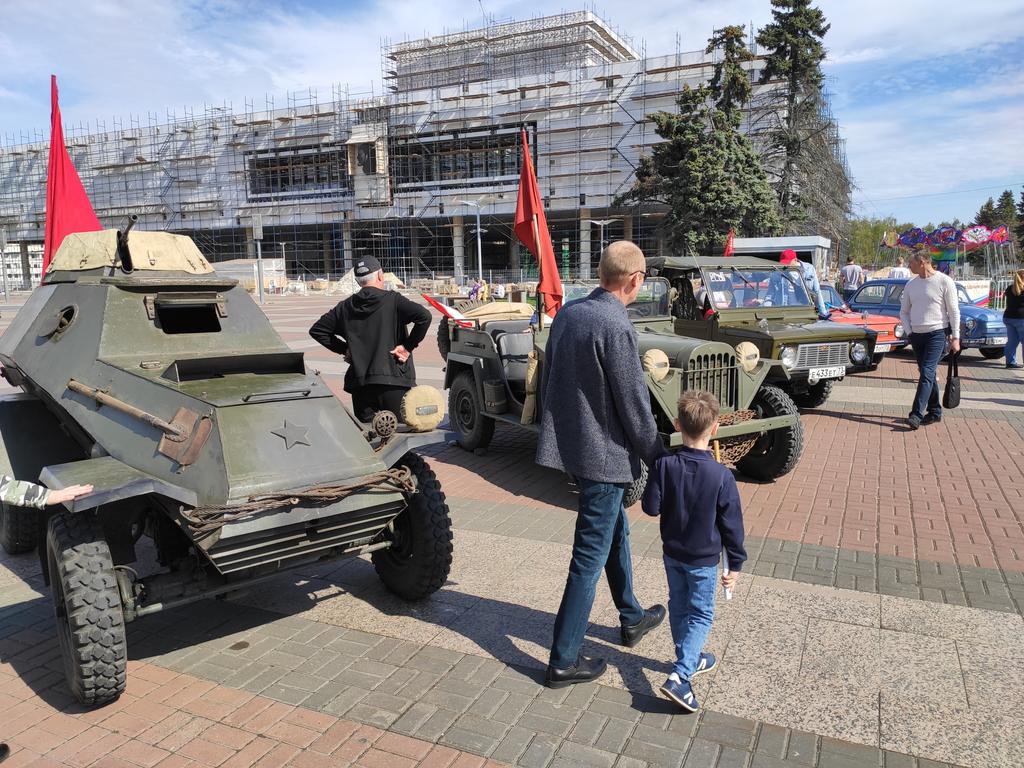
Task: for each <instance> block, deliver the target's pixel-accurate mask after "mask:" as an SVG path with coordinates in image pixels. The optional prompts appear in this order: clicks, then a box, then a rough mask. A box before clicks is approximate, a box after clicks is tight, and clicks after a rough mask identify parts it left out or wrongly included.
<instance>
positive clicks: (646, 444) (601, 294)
mask: <svg viewBox="0 0 1024 768" xmlns="http://www.w3.org/2000/svg"><path fill="white" fill-rule="evenodd" d="M644 271H645V263H644V255H643V252H642V251H641V250H640V249H639V248H638V247H637V246H636V245H634V244H633V243H630V242H625V241H620V242H616V243H612V244H611V245H609V246H608V247H607V248H606V249H605V251H604V253H603V254H602V255H601V264H600V266H599V267H598V276H599V277H600V280H601V286H600V287H599V288H596V289H595V290H594V292H593V293H591V294H590V296H588V297H587V298H586V299H583V300H581V301H576V302H573V303H571V304H568V305H566V306H565V307H563V308H562V309H560V310H559V311H558V314H557V316H556V317H555V320H554V322H553V324H552V326H551V335H550V336H549V338H548V343H547V347H546V349H545V352H544V379H543V384H542V389H541V403H542V406H543V409H544V410H543V414H542V417H541V434H540V442H539V444H538V446H537V463H538V464H542V465H544V466H546V467H552V468H554V469H560V470H563V471H565V472H567V473H569V474H570V475H572V476H573V478H574V479H575V480H576V484H577V486H578V488H579V511H578V513H577V517H576V537H575V540H574V542H573V547H572V562H571V563H570V565H569V577H568V579H567V580H566V584H565V592H564V593H563V595H562V603H561V605H560V606H559V609H558V615H557V617H556V618H555V631H554V642H553V643H552V647H551V658H550V661H549V665H548V671H547V684H548V685H549V686H550V687H552V688H561V687H563V686H566V685H571V684H573V683H581V682H586V681H588V680H593V679H595V678H597V677H599V676H600V675H602V674H603V673H604V671H605V668H606V666H607V665H606V664H605V662H604V660H603V659H592V658H588V657H586V656H582V655H581V654H580V650H581V648H582V646H583V635H584V632H585V631H586V629H587V623H588V621H589V619H590V610H591V608H592V607H593V604H594V592H595V590H596V587H597V582H598V579H599V578H600V577H601V571H602V570H603V571H604V572H605V573H606V574H607V576H608V585H609V587H611V591H612V598H613V599H614V600H615V606H616V607H617V608H618V609H619V620H620V622H621V636H622V642H623V644H624V645H626V646H627V647H630V648H631V647H633V646H634V645H636V644H637V643H638V642H640V639H641V638H642V637H643V636H644V635H645V634H646V633H647V632H649V631H650V630H651V629H653V628H654V627H656V626H658V624H660V623H661V622H662V620H663V619H664V618H665V608H664V607H663V606H661V605H655V606H653V607H652V608H650V609H648V610H646V611H645V610H644V609H643V608H642V607H641V606H640V604H639V603H638V602H637V600H636V597H635V596H634V594H633V569H632V563H631V561H630V553H629V520H628V519H627V517H626V510H625V509H624V508H623V506H622V498H623V494H624V493H625V491H626V489H627V488H628V487H629V485H630V483H632V481H633V480H634V478H636V477H638V476H639V473H640V465H639V459H643V461H645V462H647V463H648V464H653V463H654V460H655V459H656V458H657V457H658V456H660V455H662V454H663V453H664V447H663V445H662V442H661V438H660V437H659V436H658V428H657V424H655V421H654V416H653V415H652V413H651V404H650V399H649V397H648V394H647V385H646V384H645V382H644V372H643V368H642V367H641V365H640V355H639V353H638V352H637V343H636V332H635V331H634V329H633V326H632V324H631V323H630V322H629V316H628V314H627V312H626V306H627V305H629V304H631V303H632V302H633V301H634V300H635V299H636V297H637V294H638V293H639V292H640V288H641V286H642V285H643V282H644Z"/></svg>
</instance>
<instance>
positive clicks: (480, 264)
mask: <svg viewBox="0 0 1024 768" xmlns="http://www.w3.org/2000/svg"><path fill="white" fill-rule="evenodd" d="M455 202H456V204H457V205H471V206H473V207H474V208H476V268H477V272H479V273H480V280H481V281H482V280H483V279H484V251H483V241H482V239H481V237H480V235H481V234H483V230H481V229H480V202H479V201H477V202H475V203H474V202H472V201H471V200H456V201H455Z"/></svg>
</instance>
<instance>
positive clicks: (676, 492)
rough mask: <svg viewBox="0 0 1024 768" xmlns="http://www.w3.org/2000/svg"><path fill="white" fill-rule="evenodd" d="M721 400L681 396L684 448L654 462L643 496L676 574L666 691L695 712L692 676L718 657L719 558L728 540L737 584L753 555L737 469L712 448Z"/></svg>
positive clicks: (728, 579) (729, 577) (727, 583)
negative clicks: (714, 624) (712, 644)
mask: <svg viewBox="0 0 1024 768" xmlns="http://www.w3.org/2000/svg"><path fill="white" fill-rule="evenodd" d="M718 413H719V404H718V400H717V399H716V398H715V396H714V395H712V394H710V393H708V392H696V391H687V392H684V393H683V396H682V397H680V398H679V419H678V420H677V421H676V429H677V430H679V432H680V433H681V434H682V438H683V447H682V448H681V449H680V450H679V452H678V453H674V454H669V455H667V456H662V457H661V458H659V459H657V460H656V461H655V462H654V466H653V467H651V476H650V479H649V480H648V483H647V490H646V492H645V493H644V498H643V510H644V512H646V513H647V514H648V515H652V516H658V515H661V541H662V548H663V550H664V558H665V571H666V574H667V576H668V593H669V598H668V615H669V624H670V625H671V627H672V641H673V642H674V643H675V646H676V663H675V668H674V669H673V671H672V674H670V675H669V676H668V680H666V681H665V684H664V685H662V686H661V692H662V693H664V694H665V696H667V697H668V698H670V699H671V700H672V701H674V702H676V704H678V705H679V706H681V707H682V708H683V709H685V710H686V711H687V712H696V711H697V710H698V709H699V708H700V704H699V703H698V702H697V699H696V697H695V696H694V694H693V688H692V687H691V686H690V681H691V680H692V679H693V678H694V677H695V676H696V675H699V674H701V673H703V672H708V671H710V670H712V669H714V667H715V664H716V663H717V661H716V659H715V657H714V655H713V654H711V653H705V652H704V651H703V648H704V641H705V640H707V637H708V632H710V631H711V620H712V619H713V618H714V615H715V588H716V582H717V578H716V577H717V575H718V561H719V559H720V557H721V554H722V548H723V547H724V548H725V553H726V558H727V560H728V563H729V573H728V574H724V573H723V574H722V586H724V587H726V588H727V589H732V588H733V587H734V586H735V585H736V575H737V574H738V572H739V570H740V568H741V567H742V566H743V562H744V561H745V560H746V559H747V553H746V550H745V549H744V548H743V511H742V510H741V509H740V494H739V491H738V489H737V488H736V481H735V480H734V479H733V476H732V473H731V472H730V471H729V470H728V469H727V468H726V467H725V466H724V465H722V464H719V463H718V462H717V461H715V459H714V457H713V456H712V455H711V452H710V450H709V444H710V441H711V438H712V437H714V435H715V433H716V432H718Z"/></svg>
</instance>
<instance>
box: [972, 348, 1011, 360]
mask: <svg viewBox="0 0 1024 768" xmlns="http://www.w3.org/2000/svg"><path fill="white" fill-rule="evenodd" d="M978 351H979V352H981V356H982V357H984V358H985V359H986V360H998V359H999V358H1000V357H1002V356H1003V355H1004V354H1006V348H1005V347H982V348H981V349H979V350H978Z"/></svg>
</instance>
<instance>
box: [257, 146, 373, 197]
mask: <svg viewBox="0 0 1024 768" xmlns="http://www.w3.org/2000/svg"><path fill="white" fill-rule="evenodd" d="M370 146H371V147H372V145H370ZM371 154H372V153H371ZM247 160H248V162H247V167H248V177H249V178H248V182H249V200H268V199H279V198H296V199H302V198H317V197H332V196H336V195H349V194H351V193H352V182H351V179H350V178H349V175H348V172H347V167H346V162H345V160H346V153H345V148H344V147H340V146H339V147H322V148H321V147H317V148H315V149H299V150H295V149H288V150H271V151H269V152H259V153H257V152H253V153H249V155H248V158H247ZM374 160H376V158H374Z"/></svg>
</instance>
